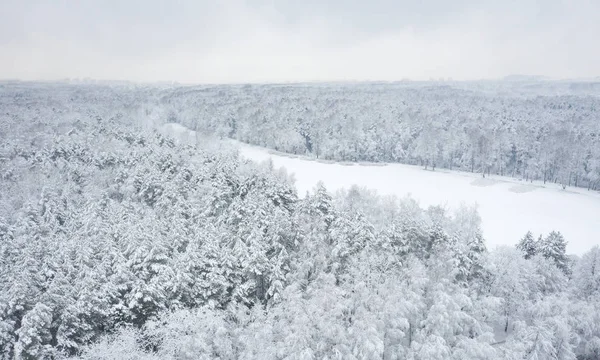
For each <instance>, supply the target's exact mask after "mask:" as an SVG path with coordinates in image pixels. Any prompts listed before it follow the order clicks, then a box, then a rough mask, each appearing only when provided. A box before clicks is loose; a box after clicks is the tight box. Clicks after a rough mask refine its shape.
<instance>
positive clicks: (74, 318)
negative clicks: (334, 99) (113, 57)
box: [0, 84, 600, 360]
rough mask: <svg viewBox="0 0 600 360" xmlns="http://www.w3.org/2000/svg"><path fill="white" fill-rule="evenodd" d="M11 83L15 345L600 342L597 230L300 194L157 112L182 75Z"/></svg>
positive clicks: (587, 347)
mask: <svg viewBox="0 0 600 360" xmlns="http://www.w3.org/2000/svg"><path fill="white" fill-rule="evenodd" d="M0 90H1V91H0V102H1V104H2V111H3V113H2V114H0V135H1V136H2V139H3V141H2V142H1V143H0V189H1V190H2V191H0V358H2V359H13V358H17V359H43V358H48V359H49V358H62V357H78V358H82V359H114V358H121V359H142V358H144V359H146V358H147V359H154V358H156V359H213V358H221V359H237V358H242V359H280V358H290V359H313V358H319V359H322V358H329V359H353V358H354V359H414V360H417V359H422V360H425V359H427V360H429V359H457V360H458V359H461V360H464V359H482V360H483V359H575V358H576V357H579V358H580V359H586V360H592V359H597V358H598V354H600V271H599V269H600V249H599V248H598V247H597V246H596V247H594V248H592V249H591V250H590V251H588V252H587V253H586V254H584V255H583V256H582V257H581V258H577V257H569V256H567V254H566V253H565V251H566V247H565V244H566V240H565V239H564V238H563V236H562V235H561V234H560V233H559V232H558V231H556V232H552V233H550V234H546V235H542V236H541V237H540V238H539V240H535V239H536V236H535V235H534V234H527V235H526V236H525V237H524V239H523V240H522V241H521V243H520V245H519V246H518V247H517V248H510V247H502V248H498V249H493V250H491V251H490V250H488V249H486V246H485V241H484V238H483V235H484V234H482V233H481V229H480V219H479V217H478V215H477V212H476V210H475V209H474V208H470V207H463V208H460V209H457V210H455V211H448V210H446V209H444V208H442V207H431V208H428V209H422V208H420V207H419V206H418V204H417V202H416V201H415V200H413V199H410V198H406V199H396V198H388V197H381V196H378V195H377V194H376V193H374V192H373V191H371V190H368V189H362V188H357V187H353V188H350V189H347V190H344V191H340V192H338V193H335V194H332V193H330V192H328V191H327V189H325V187H324V186H322V185H318V186H317V187H316V188H315V189H314V190H313V191H312V192H310V193H309V194H307V196H305V197H299V196H298V195H297V194H296V191H295V190H294V187H293V184H292V180H291V179H290V178H289V177H288V176H287V175H286V174H285V172H283V171H275V170H274V169H273V167H272V165H271V164H269V163H265V164H260V165H259V164H254V163H250V162H248V161H246V160H244V159H242V158H240V157H239V156H238V155H237V153H236V151H235V150H233V149H229V148H227V147H221V148H218V147H219V146H218V145H215V146H213V147H212V148H208V147H207V146H202V144H200V145H189V144H185V143H179V142H178V141H176V140H175V139H173V138H170V137H167V136H164V135H163V134H161V133H159V132H157V131H155V130H153V129H152V127H151V126H146V125H148V124H150V125H152V124H153V123H161V122H167V121H172V118H170V117H171V116H173V114H172V113H170V110H168V107H165V108H164V111H163V110H160V111H162V112H160V111H159V110H156V109H154V110H152V111H146V110H144V109H145V108H146V107H147V106H148V103H149V102H150V100H148V99H149V98H152V97H153V96H155V95H156V94H157V93H160V92H173V90H172V89H166V90H165V89H153V88H150V89H148V88H135V89H125V88H111V87H68V86H66V87H65V86H62V85H32V84H29V85H27V86H25V85H22V84H20V85H11V86H5V87H3V88H1V89H0ZM236 91H242V92H243V91H246V92H248V91H252V89H247V88H241V89H237V90H236ZM423 91H424V90H423ZM219 96H224V97H226V96H227V95H226V94H220V95H219ZM155 100H156V99H155ZM152 101H154V100H152ZM161 101H162V100H161ZM221 109H222V110H223V111H225V110H226V109H227V107H223V108H221ZM268 109H269V107H265V108H264V110H265V111H267V110H268ZM271 109H273V108H271ZM238 115H239V114H238ZM241 116H249V115H248V114H246V113H242V114H241ZM144 119H146V120H145V121H144ZM236 123H237V122H236ZM240 126H241V125H240ZM306 131H308V130H306ZM343 131H351V128H344V130H343ZM357 131H358V130H357ZM359 132H362V130H360V131H359ZM306 141H307V140H306V138H303V139H301V144H302V146H305V145H306ZM310 143H311V144H312V146H313V148H314V149H317V148H318V146H322V144H320V145H319V143H318V141H316V140H314V138H312V137H311V138H310ZM321 149H323V148H321ZM315 151H316V150H315ZM319 151H322V150H319ZM429 165H431V166H433V163H430V164H429ZM438 166H439V165H438ZM557 230H560V229H557ZM517 240H518V239H515V242H516V241H517Z"/></svg>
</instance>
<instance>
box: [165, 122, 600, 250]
mask: <svg viewBox="0 0 600 360" xmlns="http://www.w3.org/2000/svg"><path fill="white" fill-rule="evenodd" d="M178 126H180V125H178ZM177 129H179V130H180V128H179V127H177ZM184 129H185V128H184ZM185 130H187V129H185ZM189 131H191V130H187V131H181V133H182V134H186V135H187V134H189V133H188V132H189ZM231 143H233V144H235V145H236V146H238V147H239V150H240V154H241V155H242V156H243V157H245V158H247V159H250V160H253V161H257V162H261V161H265V160H268V159H269V158H270V159H271V160H272V161H273V165H274V166H275V167H276V168H280V167H284V168H286V170H287V171H288V173H291V174H294V178H295V179H296V183H295V184H296V188H297V189H298V193H299V195H300V196H303V195H304V194H305V193H306V192H307V191H309V190H312V189H313V187H314V186H315V185H316V184H317V183H318V182H319V181H322V182H323V184H325V187H326V188H327V189H328V190H329V191H332V192H333V191H336V190H338V189H342V188H349V187H350V186H352V185H358V186H364V187H367V188H370V189H375V190H377V192H378V193H379V194H381V195H396V196H398V197H399V198H402V197H405V196H407V195H409V196H411V197H412V198H413V199H415V200H417V201H418V202H419V204H420V205H421V206H423V207H428V206H430V205H443V206H446V207H447V208H449V209H453V208H457V207H458V206H460V205H461V204H467V205H470V204H477V206H478V211H479V214H480V216H481V219H482V230H483V235H484V237H485V239H486V242H487V245H488V247H489V248H494V247H496V246H498V245H514V244H516V243H517V241H519V239H520V238H522V237H523V235H525V233H526V232H527V231H531V232H532V233H533V234H534V236H536V237H537V236H539V234H544V236H545V235H546V234H548V233H549V232H550V231H552V230H557V231H560V232H561V233H562V234H563V235H564V236H565V239H566V240H567V241H568V242H569V243H568V245H567V252H568V253H573V254H578V255H581V254H582V253H584V252H586V251H587V250H589V249H590V248H591V247H592V246H594V245H598V244H600V194H599V193H598V192H593V191H587V190H585V189H579V188H573V187H571V188H567V189H566V190H563V189H562V188H561V187H559V186H555V185H554V184H546V185H543V184H542V183H540V182H533V183H531V182H525V181H522V180H521V181H520V180H517V179H513V178H509V177H501V176H491V177H490V176H488V177H486V178H482V176H481V174H472V173H465V172H458V171H449V170H444V169H439V170H438V169H436V170H435V171H431V170H424V169H423V168H422V167H420V166H411V165H402V164H385V166H382V164H365V163H359V164H353V163H343V164H339V163H333V162H330V161H319V160H313V159H309V158H304V157H297V156H292V155H288V154H281V153H277V152H274V151H270V150H268V149H264V148H260V147H256V146H251V145H247V144H243V143H239V142H233V141H231Z"/></svg>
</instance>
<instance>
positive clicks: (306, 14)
mask: <svg viewBox="0 0 600 360" xmlns="http://www.w3.org/2000/svg"><path fill="white" fill-rule="evenodd" d="M598 13H600V2H595V1H591V0H576V1H563V0H550V1H546V2H543V3H540V2H538V1H534V0H526V1H520V2H517V1H512V2H502V3H501V4H498V3H496V2H494V1H491V0H490V1H482V2H478V1H471V0H461V1H458V2H454V3H453V4H448V3H446V2H442V1H425V2H416V1H415V2H413V1H403V2H400V3H399V2H396V1H388V0H383V1H376V2H372V3H366V2H361V1H355V0H350V1H344V2H342V1H338V0H336V1H328V2H326V3H322V2H318V1H312V0H311V1H306V2H303V3H302V4H298V3H295V2H285V1H268V0H254V1H241V0H226V1H222V2H219V3H211V2H206V1H199V2H192V1H181V2H177V4H172V3H169V2H162V1H128V2H125V3H120V2H116V1H106V2H102V3H100V2H91V1H83V2H78V3H72V2H68V1H36V0H28V1H21V2H12V3H3V4H0V79H7V80H9V79H15V80H25V81H27V80H42V81H47V80H49V81H53V80H65V79H67V78H70V79H75V78H78V79H84V78H90V79H94V80H110V81H132V82H179V83H184V84H194V83H196V84H203V83H296V82H336V81H399V80H403V79H410V80H416V81H419V80H430V79H434V80H437V79H440V78H444V79H448V78H451V79H453V80H493V79H500V78H503V77H505V76H508V75H512V74H523V75H534V76H544V77H548V78H550V79H577V78H595V77H598V76H599V75H600V49H598V47H596V46H594V45H593V44H594V42H595V41H596V38H597V37H598V36H600V24H599V23H598V22H597V21H595V15H596V14H598Z"/></svg>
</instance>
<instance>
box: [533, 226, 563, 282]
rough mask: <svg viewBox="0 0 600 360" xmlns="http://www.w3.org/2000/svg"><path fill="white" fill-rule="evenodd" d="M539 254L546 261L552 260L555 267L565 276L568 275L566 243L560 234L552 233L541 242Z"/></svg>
mask: <svg viewBox="0 0 600 360" xmlns="http://www.w3.org/2000/svg"><path fill="white" fill-rule="evenodd" d="M539 248H540V253H541V254H542V255H543V256H544V257H545V258H548V259H552V260H553V261H554V263H555V264H556V266H557V267H558V268H559V269H561V270H562V271H563V272H564V273H565V275H569V273H570V269H569V259H568V257H567V254H566V251H567V242H566V241H565V238H564V237H563V236H562V234H561V233H560V232H557V231H552V232H551V233H550V234H548V236H547V237H546V238H545V239H544V240H543V241H542V242H541V244H540V246H539Z"/></svg>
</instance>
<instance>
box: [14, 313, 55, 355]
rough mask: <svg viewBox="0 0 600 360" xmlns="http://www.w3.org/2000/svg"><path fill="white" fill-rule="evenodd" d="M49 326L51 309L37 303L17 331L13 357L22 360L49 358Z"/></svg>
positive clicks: (50, 336)
mask: <svg viewBox="0 0 600 360" xmlns="http://www.w3.org/2000/svg"><path fill="white" fill-rule="evenodd" d="M51 324H52V309H50V308H49V307H48V306H46V305H44V304H42V303H37V304H36V305H35V306H34V307H33V309H31V310H30V311H29V312H27V314H25V316H24V317H23V320H22V321H21V327H20V328H19V330H18V331H17V336H18V338H19V340H18V341H17V344H16V349H15V355H16V356H15V357H16V358H17V359H24V360H30V359H31V360H34V359H46V358H49V357H50V354H51V349H52V348H51V346H50V340H52V335H51V333H50V326H51Z"/></svg>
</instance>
